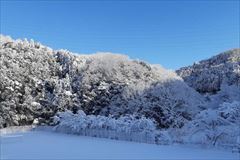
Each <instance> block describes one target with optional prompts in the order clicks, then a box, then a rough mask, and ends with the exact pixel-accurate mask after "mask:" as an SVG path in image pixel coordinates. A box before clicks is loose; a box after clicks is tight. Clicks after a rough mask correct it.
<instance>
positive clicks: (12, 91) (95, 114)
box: [0, 35, 240, 150]
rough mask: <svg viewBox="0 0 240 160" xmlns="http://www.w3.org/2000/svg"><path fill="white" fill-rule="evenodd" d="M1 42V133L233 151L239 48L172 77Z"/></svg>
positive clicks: (119, 60)
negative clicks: (23, 131)
mask: <svg viewBox="0 0 240 160" xmlns="http://www.w3.org/2000/svg"><path fill="white" fill-rule="evenodd" d="M0 38H1V41H0V77H1V78H0V106H1V107H0V128H6V127H9V126H22V125H32V124H34V125H52V126H54V130H55V131H58V132H65V133H73V134H79V135H87V136H95V137H104V138H112V139H120V140H129V141H138V142H144V143H156V144H171V143H195V144H203V145H213V146H221V147H228V148H229V147H230V148H232V149H238V150H240V127H239V124H240V49H234V50H230V51H227V52H224V53H221V54H219V55H217V56H215V57H212V58H210V59H208V60H204V61H201V62H199V63H196V64H194V65H193V66H189V67H184V68H181V69H179V70H177V71H176V72H174V71H170V70H167V69H164V68H163V67H161V66H158V65H151V64H148V63H146V62H143V61H139V60H132V59H130V58H128V57H127V56H125V55H120V54H112V53H97V54H93V55H81V54H75V53H71V52H69V51H67V50H53V49H51V48H49V47H46V46H44V45H42V44H40V43H38V42H34V41H33V40H30V41H28V40H13V39H12V38H10V37H8V36H4V35H1V37H0Z"/></svg>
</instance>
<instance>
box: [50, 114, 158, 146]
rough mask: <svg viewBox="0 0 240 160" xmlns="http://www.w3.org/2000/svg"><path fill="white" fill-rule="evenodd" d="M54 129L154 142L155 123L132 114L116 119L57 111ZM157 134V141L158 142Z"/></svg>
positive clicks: (87, 134)
mask: <svg viewBox="0 0 240 160" xmlns="http://www.w3.org/2000/svg"><path fill="white" fill-rule="evenodd" d="M54 122H55V123H56V124H57V125H56V126H55V127H54V130H55V131H58V132H64V133H72V134H79V135H86V136H94V137H102V138H111V139H118V140H128V141H137V142H144V143H156V142H157V141H156V135H157V134H156V133H157V132H156V125H155V123H154V122H153V121H152V120H150V119H147V118H145V117H141V118H136V117H134V116H133V115H128V116H127V115H126V116H122V117H120V118H118V119H115V118H113V117H105V116H94V115H86V114H85V113H84V112H83V111H78V113H77V114H73V113H72V112H71V111H67V112H62V113H58V114H57V115H56V116H55V117H54ZM160 138H161V137H160V136H159V140H158V141H159V143H160Z"/></svg>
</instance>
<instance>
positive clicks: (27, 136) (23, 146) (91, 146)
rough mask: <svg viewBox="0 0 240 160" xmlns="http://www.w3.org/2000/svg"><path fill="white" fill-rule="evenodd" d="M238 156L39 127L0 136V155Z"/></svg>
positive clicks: (152, 157) (179, 157)
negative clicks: (94, 136) (68, 132)
mask: <svg viewBox="0 0 240 160" xmlns="http://www.w3.org/2000/svg"><path fill="white" fill-rule="evenodd" d="M238 158H239V153H231V152H229V151H221V150H216V149H209V148H199V147H196V146H186V145H172V146H161V145H152V144H144V143H134V142H126V141H115V140H109V139H99V138H93V137H81V136H74V135H65V134H59V133H52V132H43V131H31V132H26V133H15V134H11V135H4V136H1V155H0V159H208V160H209V159H218V160H223V159H224V160H230V159H231V160H237V159H238Z"/></svg>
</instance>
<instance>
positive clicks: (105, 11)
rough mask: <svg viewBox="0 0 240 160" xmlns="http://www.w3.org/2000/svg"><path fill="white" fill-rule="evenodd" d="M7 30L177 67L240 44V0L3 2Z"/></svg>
mask: <svg viewBox="0 0 240 160" xmlns="http://www.w3.org/2000/svg"><path fill="white" fill-rule="evenodd" d="M1 33H2V34H4V35H10V36H11V37H13V38H28V39H30V38H32V39H34V40H36V41H39V42H41V43H42V44H44V45H47V46H50V47H51V48H53V49H60V48H64V49H68V50H70V51H72V52H77V53H85V54H86V53H87V54H88V53H94V52H98V51H102V52H104V51H106V52H113V53H123V54H127V55H129V57H130V58H132V59H141V60H144V61H147V62H149V63H155V64H156V63H157V64H161V65H162V66H164V67H166V68H169V69H177V68H179V67H181V66H186V65H190V64H192V63H193V62H195V61H199V60H202V59H204V58H208V57H211V56H213V55H216V54H218V53H219V52H222V51H225V50H228V49H232V48H239V1H238V0H235V1H232V0H218V1H216V0H215V1H214V0H208V1H207V0H197V1H190V0H185V1H180V0H179V1H177V0H170V1H163V0H122V1H121V0H115V1H114V0H103V1H100V0H89V1H87V0H78V1H77V0H68V1H67V0H53V1H50V0H41V1H34V0H32V1H30V0H15V1H11V0H8V1H7V0H1Z"/></svg>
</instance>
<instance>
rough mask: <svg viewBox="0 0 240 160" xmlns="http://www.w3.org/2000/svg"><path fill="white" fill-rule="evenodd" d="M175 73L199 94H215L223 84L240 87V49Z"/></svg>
mask: <svg viewBox="0 0 240 160" xmlns="http://www.w3.org/2000/svg"><path fill="white" fill-rule="evenodd" d="M176 72H177V74H178V75H179V76H181V77H182V78H183V79H184V81H185V82H186V83H187V84H188V85H189V86H191V87H193V88H195V89H196V90H197V91H198V92H200V93H216V92H218V91H220V90H221V86H222V85H224V84H225V85H236V86H240V49H233V50H229V51H226V52H223V53H221V54H219V55H217V56H214V57H212V58H210V59H207V60H203V61H200V62H199V63H195V64H194V65H192V66H189V67H183V68H180V69H179V70H177V71H176Z"/></svg>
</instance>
